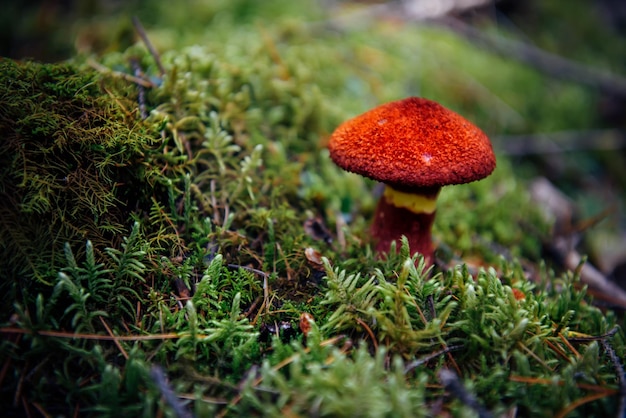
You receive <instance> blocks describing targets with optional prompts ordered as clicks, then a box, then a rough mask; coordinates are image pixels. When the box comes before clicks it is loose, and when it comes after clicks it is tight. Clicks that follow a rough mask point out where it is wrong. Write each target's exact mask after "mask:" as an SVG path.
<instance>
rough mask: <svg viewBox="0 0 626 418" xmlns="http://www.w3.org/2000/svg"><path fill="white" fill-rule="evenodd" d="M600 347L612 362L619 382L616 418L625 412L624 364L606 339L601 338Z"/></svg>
mask: <svg viewBox="0 0 626 418" xmlns="http://www.w3.org/2000/svg"><path fill="white" fill-rule="evenodd" d="M600 342H601V344H602V349H604V352H605V353H606V354H607V355H608V356H609V358H610V359H611V363H613V367H614V368H615V374H617V382H618V383H619V406H618V408H617V411H616V413H615V416H616V417H617V418H620V417H624V416H625V414H626V374H625V373H624V366H622V362H621V361H620V359H619V357H618V356H617V354H616V353H615V350H613V347H611V344H609V342H608V341H607V340H606V339H602V340H601V341H600Z"/></svg>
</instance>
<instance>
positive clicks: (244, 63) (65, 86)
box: [0, 2, 626, 417]
mask: <svg viewBox="0 0 626 418" xmlns="http://www.w3.org/2000/svg"><path fill="white" fill-rule="evenodd" d="M271 3H272V4H274V5H275V3H274V2H271ZM238 4H239V3H238ZM237 10H239V9H237ZM266 12H267V10H266ZM233 13H234V12H233ZM216 19H217V18H216ZM244 20H245V19H244ZM224 21H226V22H228V21H229V20H228V19H226V18H224ZM224 21H222V22H221V23H220V24H219V27H222V28H226V27H227V26H228V25H226V24H225V23H224ZM215 25H218V24H217V23H215ZM309 30H311V31H313V30H315V29H314V28H309V29H302V27H300V26H298V25H294V24H293V23H289V22H287V23H283V24H280V25H277V26H276V27H272V28H271V29H268V28H264V27H261V28H259V27H258V26H254V25H243V26H241V27H239V28H238V30H237V31H236V32H235V31H232V32H229V33H220V34H219V35H216V38H217V39H216V41H215V42H208V43H207V44H206V45H203V46H190V47H185V48H181V49H177V50H171V51H164V53H163V55H162V57H161V58H162V60H163V63H164V66H165V68H166V73H165V74H164V75H163V76H162V77H161V76H160V75H159V72H158V70H157V69H156V66H155V63H154V61H153V59H152V57H151V56H150V55H149V54H148V53H147V52H146V51H145V50H144V49H143V47H142V46H141V45H135V46H133V47H131V48H129V49H128V50H127V51H125V52H123V53H110V54H108V55H106V56H104V57H102V58H101V62H102V63H103V64H104V65H106V66H107V67H109V68H112V69H114V70H116V71H119V72H121V73H128V74H130V73H131V72H132V70H131V68H130V65H129V58H133V59H135V60H137V62H139V63H140V65H141V66H142V68H144V70H145V71H146V73H147V74H148V75H149V76H150V77H151V80H152V82H153V83H154V84H155V86H154V87H153V88H149V89H147V90H146V91H145V105H146V107H147V109H148V110H149V115H148V117H147V119H145V120H142V119H141V117H140V115H139V111H138V104H137V103H138V100H140V99H139V96H140V95H139V91H138V87H137V86H136V85H135V84H133V83H132V82H130V81H127V80H125V79H123V78H121V77H119V76H118V75H115V74H102V73H96V72H95V71H93V70H92V69H90V67H89V66H87V65H85V62H84V61H83V58H81V57H77V58H76V59H75V60H73V61H72V62H71V63H68V64H38V63H34V62H14V61H10V60H2V61H0V65H1V66H2V70H1V71H0V92H1V94H0V109H1V110H0V115H1V119H0V132H1V133H2V136H3V138H4V142H3V144H2V152H1V153H0V159H2V164H1V167H2V168H1V170H2V171H1V173H2V174H1V176H2V190H1V192H2V195H3V199H2V201H3V203H2V206H1V207H2V213H3V216H2V217H1V218H0V222H2V224H1V225H2V245H1V250H2V261H1V264H0V265H1V266H2V272H3V273H2V275H3V285H2V286H3V293H2V295H3V296H2V297H3V299H2V304H3V306H5V307H6V309H5V310H3V313H2V316H1V318H0V319H1V321H2V322H3V329H2V332H3V339H2V342H1V343H0V360H1V362H2V365H3V368H2V370H3V371H2V373H0V381H1V383H2V384H1V385H0V387H1V389H0V393H1V398H2V400H3V404H4V405H6V408H7V409H6V410H7V411H9V413H10V414H11V413H12V414H14V415H21V414H24V413H25V412H27V413H34V411H35V410H40V411H43V412H45V413H46V414H49V415H57V416H69V415H74V414H77V413H78V414H80V415H86V416H89V415H91V416H108V415H114V414H116V415H119V414H122V415H124V416H155V415H159V414H164V415H165V416H176V415H178V416H180V413H178V412H176V411H177V409H179V408H184V409H187V410H193V411H194V413H195V414H196V415H197V416H214V415H219V416H251V415H263V416H285V415H293V416H316V415H317V416H371V417H378V416H394V417H395V416H431V415H441V414H448V413H449V414H452V415H454V416H472V414H473V412H472V411H469V410H468V405H467V402H466V401H465V402H463V401H462V400H461V398H462V396H460V394H459V393H456V392H455V391H453V390H446V388H444V387H443V386H442V384H441V381H440V378H439V374H438V372H439V371H440V370H441V369H442V368H446V369H449V370H451V371H453V372H454V373H455V374H457V375H458V376H459V379H460V382H462V384H463V386H464V388H465V389H464V390H465V391H467V393H469V394H470V395H471V396H473V397H475V398H476V399H477V400H478V401H479V402H480V404H482V405H483V407H484V408H486V409H488V410H490V411H491V412H493V414H494V415H502V414H505V413H514V412H516V413H517V415H518V416H555V415H558V414H562V415H564V414H566V413H569V415H568V416H589V415H593V416H602V415H607V414H609V413H610V412H611V411H614V410H615V409H616V408H617V405H618V402H619V398H618V394H617V392H618V391H619V384H620V381H619V376H618V371H617V370H616V368H615V365H614V363H613V362H612V361H611V358H610V352H609V351H607V349H606V346H605V343H606V342H609V343H610V345H611V347H613V349H614V350H615V355H616V356H617V358H624V355H626V350H625V348H624V336H623V332H622V331H621V330H619V326H620V323H619V319H618V318H617V317H616V316H615V315H614V313H613V312H611V311H601V310H600V309H598V308H596V307H594V306H593V304H592V303H591V299H590V298H589V297H588V296H587V295H586V293H585V289H584V288H581V286H580V283H579V277H578V275H577V273H576V272H554V271H553V270H552V269H551V268H549V267H546V263H545V262H544V261H543V260H542V259H541V252H540V247H541V243H542V240H543V239H545V238H546V236H547V234H548V233H549V231H550V225H548V224H546V223H545V221H543V220H542V218H541V216H540V214H539V213H538V212H537V210H536V208H534V206H533V205H532V204H531V203H530V202H529V198H528V194H527V192H526V187H525V184H524V183H523V181H522V180H521V179H517V178H516V177H515V175H514V174H513V171H512V169H511V163H510V162H509V161H507V160H506V159H504V158H500V159H499V162H498V169H497V170H496V172H495V173H494V175H493V176H492V177H490V178H488V179H487V180H485V181H482V182H478V183H473V184H469V185H464V186H458V187H450V188H447V189H444V191H443V192H442V195H441V198H440V203H439V209H438V218H437V221H436V224H435V230H434V235H435V238H436V240H437V245H438V248H439V252H438V255H439V257H440V259H441V261H442V263H441V264H440V265H438V266H436V267H434V268H430V269H427V268H425V266H424V265H423V261H422V260H421V258H420V257H419V256H412V255H411V253H410V249H409V248H408V247H407V245H406V242H402V243H399V244H398V252H397V253H395V254H392V255H391V256H389V257H388V258H386V259H383V260H380V259H377V258H376V257H374V255H373V252H372V247H371V243H370V242H369V238H368V229H367V228H368V222H369V219H371V216H372V212H373V208H374V205H375V197H374V193H375V191H374V190H375V185H373V184H372V183H370V182H369V181H367V180H364V179H362V178H360V177H358V176H354V175H352V174H349V173H345V172H343V171H341V170H339V169H338V168H337V167H335V166H334V165H333V164H332V162H331V161H330V159H329V158H328V153H327V151H326V149H325V141H326V138H327V136H328V134H329V133H330V132H331V131H332V129H333V128H334V127H335V126H336V125H337V124H338V123H339V121H341V120H342V119H344V118H345V117H347V116H349V115H352V114H354V113H356V112H358V111H360V110H364V109H365V108H366V107H368V106H369V105H372V104H375V102H378V101H380V100H382V99H384V98H385V97H392V96H395V95H400V94H401V92H406V90H407V89H406V85H403V84H402V83H401V82H399V81H394V80H405V81H407V82H408V83H409V85H410V84H411V83H418V84H419V83H420V81H419V80H418V79H412V78H411V76H409V75H408V73H410V72H411V71H412V70H410V68H415V67H411V65H410V63H409V64H406V63H405V66H402V65H399V63H400V57H412V56H413V55H410V54H407V53H406V52H407V51H408V50H409V49H410V48H412V47H413V46H412V45H409V44H406V43H404V44H403V43H402V42H400V40H399V39H398V38H397V37H398V36H399V35H398V33H386V34H385V32H384V31H383V34H382V35H381V37H380V38H378V39H377V40H374V41H371V42H370V43H368V44H365V43H364V42H363V39H364V38H365V36H366V34H365V33H352V34H351V35H350V36H349V37H348V39H347V40H346V43H345V44H343V45H342V46H339V47H337V46H336V45H335V41H336V38H335V35H334V34H332V33H328V34H326V35H324V36H322V37H319V36H313V34H312V33H311V32H309ZM403 33H404V34H405V35H406V34H407V33H409V34H412V35H415V36H416V37H417V38H416V39H419V40H420V41H421V42H430V41H428V40H429V39H438V40H439V41H440V42H443V43H444V44H446V45H448V47H450V48H453V49H454V52H455V53H462V51H464V48H466V47H467V46H466V45H463V47H458V46H457V47H455V46H454V45H455V43H456V44H459V45H460V44H463V43H462V41H459V40H457V39H454V40H449V39H448V38H446V37H447V36H449V35H445V36H444V35H442V37H438V35H437V32H436V31H434V30H432V29H427V30H425V31H424V32H420V31H416V30H414V29H411V28H407V29H406V31H405V32H403ZM156 38H157V40H158V36H156ZM225 39H226V40H227V42H226V41H225ZM442 39H443V40H442ZM446 39H447V40H446ZM392 41H393V42H392ZM385 42H388V45H392V47H390V48H387V44H386V43H385ZM450 42H452V43H450ZM455 48H458V49H455ZM474 53H477V52H472V54H474ZM424 55H425V56H426V57H427V58H428V59H426V60H425V61H424V62H425V63H426V64H425V66H424V68H425V70H424V71H425V72H424V73H421V74H420V75H419V77H418V76H415V77H417V78H423V77H426V74H428V72H429V71H431V72H432V71H433V70H434V69H435V68H436V67H437V65H433V64H432V63H433V62H436V61H437V59H436V58H435V57H434V56H433V55H429V53H427V52H424ZM453 55H454V54H451V55H450V56H453ZM455 59H457V58H455ZM486 59H487V60H491V59H492V58H486ZM429 60H430V61H429ZM428 62H430V63H431V64H430V65H429V64H428ZM437 62H439V61H437ZM494 62H496V63H497V60H495V61H494ZM498 69H502V71H503V72H500V71H495V70H494V71H493V72H494V73H495V74H503V73H506V72H511V74H512V77H526V78H529V79H530V81H529V82H530V83H532V82H533V81H532V80H533V79H536V80H537V82H540V81H541V78H540V76H539V75H537V74H530V73H529V72H528V71H527V70H524V69H515V68H513V67H512V66H511V65H510V64H509V63H503V64H502V67H498ZM452 74H453V75H454V71H452ZM504 78H505V77H504V76H503V80H504ZM497 81H498V80H496V82H497ZM502 82H504V81H502ZM383 86H384V88H383ZM413 86H415V84H413ZM562 87H563V89H564V90H567V91H577V92H579V93H580V91H579V90H576V89H575V88H570V87H567V86H562ZM408 90H409V91H410V92H412V93H415V94H416V93H417V92H418V91H417V90H420V89H416V88H415V87H410V88H409V89H408ZM424 91H425V92H428V93H429V95H435V96H437V95H438V94H439V93H440V92H441V95H442V97H443V100H442V101H444V102H446V101H450V102H452V101H454V100H455V98H458V96H457V95H458V94H459V93H458V92H456V93H454V92H453V91H446V90H445V89H444V88H443V87H434V86H430V85H429V86H426V85H424ZM462 94H470V96H471V94H473V93H468V92H467V91H466V92H464V93H462ZM580 94H584V92H583V93H580ZM431 97H432V96H431ZM489 106H490V105H489V100H487V101H480V106H478V107H477V110H475V112H476V113H475V115H476V117H477V119H478V121H477V123H479V124H480V120H481V118H483V117H486V113H484V112H485V109H487V108H488V107H489ZM559 111H562V112H564V110H563V109H559ZM505 116H506V115H505ZM509 116H510V115H509ZM507 117H508V116H507ZM505 119H506V117H505ZM507 120H508V119H507ZM501 121H502V119H499V120H496V121H495V122H493V121H492V122H491V123H496V124H498V123H501ZM538 123H541V121H539V122H538ZM551 123H552V122H551ZM311 223H314V224H315V225H316V227H315V228H311V227H310V225H311ZM307 225H309V227H307ZM324 231H326V232H324ZM325 238H330V239H325ZM307 248H313V249H315V250H316V251H318V252H319V254H320V257H319V260H316V259H311V257H310V255H309V258H307V253H305V250H306V249H307ZM308 254H310V253H308ZM469 261H471V262H469ZM529 265H531V266H532V267H533V276H534V278H536V279H537V280H536V281H531V280H529V272H528V271H527V270H526V268H527V267H528V266H529ZM522 266H524V267H522ZM303 313H309V314H310V315H312V317H313V318H314V322H313V323H312V324H311V330H310V331H309V332H308V334H307V335H304V334H303V332H302V331H301V330H300V329H299V321H300V317H301V315H302V314H303ZM616 327H617V329H618V330H619V331H618V332H617V333H611V332H612V331H613V330H614V329H616ZM608 333H611V334H610V336H609V337H603V338H591V339H584V338H583V339H581V338H580V337H592V336H604V335H606V334H608ZM74 334H78V335H74ZM576 338H578V339H576ZM159 370H161V371H163V372H164V373H165V374H166V375H167V377H168V380H167V382H168V383H165V382H164V381H162V380H159V379H157V378H155V376H158V374H159ZM448 389H449V388H448ZM170 390H173V391H174V392H175V393H176V395H178V398H177V399H178V400H177V401H176V402H174V403H172V402H171V401H170V400H168V397H167V396H165V394H166V393H167V392H168V391H170Z"/></svg>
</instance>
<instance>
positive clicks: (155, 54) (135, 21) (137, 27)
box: [133, 16, 165, 77]
mask: <svg viewBox="0 0 626 418" xmlns="http://www.w3.org/2000/svg"><path fill="white" fill-rule="evenodd" d="M133 26H134V27H135V30H136V31H137V34H139V37H140V38H141V40H142V41H143V43H144V44H145V45H146V48H148V51H149V52H150V55H152V58H154V62H156V65H157V67H158V68H159V73H160V76H161V77H163V76H164V75H165V67H164V66H163V63H162V62H161V57H160V56H159V53H158V52H157V50H156V49H155V48H154V46H153V45H152V42H150V39H148V35H147V34H146V30H145V29H144V27H143V25H142V24H141V22H140V21H139V19H138V18H137V16H133Z"/></svg>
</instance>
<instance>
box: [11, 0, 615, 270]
mask: <svg viewBox="0 0 626 418" xmlns="http://www.w3.org/2000/svg"><path fill="white" fill-rule="evenodd" d="M132 16H137V17H138V18H139V20H140V21H141V22H142V24H143V25H144V27H145V28H146V30H147V33H148V36H149V38H150V40H151V41H152V42H153V43H154V45H155V46H156V48H157V50H158V51H160V52H161V53H166V52H167V51H175V50H180V49H182V48H183V47H187V46H191V45H201V46H203V47H205V48H208V49H209V50H216V51H221V52H225V53H226V55H228V50H229V48H230V49H233V50H238V51H241V50H244V51H245V50H247V49H249V50H250V54H251V55H252V54H253V51H255V50H258V49H259V48H263V49H266V50H267V51H268V52H269V53H270V54H271V55H272V56H273V59H275V60H280V59H281V55H283V54H288V55H289V56H290V57H294V56H295V57H296V59H297V56H298V54H302V57H303V58H302V59H303V60H305V59H306V61H307V66H306V67H302V68H296V67H293V66H292V64H289V65H286V67H288V68H287V70H288V71H299V72H305V73H306V79H307V80H309V81H310V82H311V83H314V84H317V85H318V86H319V90H320V94H321V95H322V97H324V98H325V99H327V100H328V102H329V103H331V104H332V106H333V110H334V113H333V114H334V115H336V118H335V119H334V120H328V121H324V122H323V123H324V127H325V130H326V131H327V132H331V131H332V129H333V127H334V126H336V124H337V123H338V122H339V121H341V120H342V119H345V118H347V117H350V116H353V115H355V114H357V113H359V112H362V111H364V110H366V109H368V108H370V107H373V106H376V105H377V104H379V103H381V102H384V101H389V100H395V99H398V98H401V97H406V96H410V95H417V96H424V97H428V98H431V99H434V100H437V101H439V102H441V103H442V104H444V105H446V106H448V107H450V108H452V109H454V110H455V111H457V112H459V113H461V114H463V115H464V116H466V117H467V118H468V119H470V120H472V121H474V122H475V123H476V124H477V125H479V126H481V127H482V128H483V129H484V130H485V131H486V132H487V133H488V134H489V135H490V137H491V138H492V140H493V142H494V146H495V148H496V151H497V153H498V156H499V158H500V160H501V161H503V162H504V163H503V164H506V165H509V164H510V166H511V168H512V170H513V173H515V176H516V178H518V179H520V180H521V181H523V182H528V184H531V182H532V181H533V180H534V179H536V178H539V177H541V178H545V179H547V180H549V181H550V182H551V183H552V184H553V185H554V186H555V187H556V190H559V191H561V192H563V193H564V194H565V196H567V197H568V198H569V199H571V202H572V204H573V205H574V207H575V209H576V217H575V219H574V221H573V225H567V226H566V229H567V227H569V230H568V231H566V233H569V232H571V230H576V233H578V232H579V231H578V229H582V230H583V233H582V234H581V235H580V236H581V238H582V241H581V244H580V251H581V252H583V253H589V254H590V257H591V261H593V262H594V263H595V264H596V265H597V266H598V267H599V268H600V269H601V270H602V271H603V272H604V273H605V274H607V275H609V276H612V277H613V278H614V279H615V280H617V281H618V282H619V281H626V277H624V276H625V275H624V273H621V271H622V269H623V266H624V262H625V261H626V216H625V215H624V201H625V198H626V151H625V149H626V136H625V135H624V134H625V131H624V129H625V128H626V117H625V116H626V62H625V61H624V59H623V57H624V56H626V39H625V36H624V35H625V34H626V5H625V3H624V2H623V1H619V0H602V1H585V0H572V1H564V0H504V1H484V0H475V1H445V2H444V1H434V0H405V1H389V2H382V1H373V0H370V1H331V0H317V1H315V0H306V1H297V2H295V1H286V0H264V1H254V0H215V1H209V0H203V1H202V0H186V1H180V2H176V3H174V2H168V1H145V0H143V1H142V0H134V1H113V0H110V1H105V0H100V1H97V0H90V1H69V0H58V1H53V0H45V1H22V2H12V3H10V4H7V5H5V6H4V9H3V13H2V16H1V17H0V54H1V55H2V56H5V57H10V58H15V59H26V58H32V59H35V60H40V61H46V62H56V61H61V60H68V59H77V57H78V59H85V58H91V59H93V60H95V61H100V60H101V58H102V57H106V56H110V55H111V54H118V53H122V52H123V51H125V50H127V49H128V48H129V47H132V46H133V45H136V44H138V43H140V42H141V41H140V40H139V38H138V36H137V33H136V31H135V29H134V28H133V25H132V21H131V17H132ZM311 54H314V55H315V57H311V56H310V55H311ZM232 55H233V57H236V56H239V55H238V54H234V53H233V54H232ZM81 57H82V58H81ZM311 63H313V65H311ZM321 143H322V146H323V138H322V140H321ZM512 209H513V210H514V208H512ZM604 212H606V213H607V215H606V216H603V217H602V221H601V222H600V223H598V224H594V225H593V226H592V227H591V228H590V229H587V228H585V227H580V228H578V227H579V226H580V225H579V224H578V223H577V222H583V224H584V221H585V220H587V219H590V218H593V217H594V216H597V215H598V214H601V213H604ZM483 216H485V217H488V216H489V214H484V215H483ZM557 232H558V231H557ZM561 232H562V231H561Z"/></svg>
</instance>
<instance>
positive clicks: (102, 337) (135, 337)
mask: <svg viewBox="0 0 626 418" xmlns="http://www.w3.org/2000/svg"><path fill="white" fill-rule="evenodd" d="M2 333H7V334H29V335H33V334H35V335H42V336H44V337H57V338H78V339H83V340H100V341H113V340H116V339H117V340H118V341H149V340H175V339H178V338H181V337H184V336H185V334H174V333H172V334H154V335H120V336H115V337H111V336H110V335H98V334H75V333H71V332H61V331H45V330H42V331H35V332H33V331H31V330H29V329H22V328H11V327H6V328H0V334H2Z"/></svg>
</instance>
